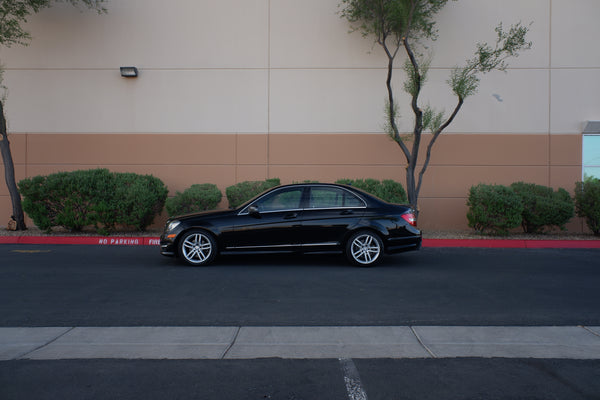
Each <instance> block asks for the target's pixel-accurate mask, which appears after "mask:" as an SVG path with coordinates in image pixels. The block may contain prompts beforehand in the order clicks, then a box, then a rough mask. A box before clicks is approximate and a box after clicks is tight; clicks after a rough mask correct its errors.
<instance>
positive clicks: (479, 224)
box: [467, 184, 523, 235]
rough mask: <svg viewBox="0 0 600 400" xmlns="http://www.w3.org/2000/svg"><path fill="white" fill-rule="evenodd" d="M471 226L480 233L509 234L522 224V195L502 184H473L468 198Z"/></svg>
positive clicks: (468, 217) (468, 216)
mask: <svg viewBox="0 0 600 400" xmlns="http://www.w3.org/2000/svg"><path fill="white" fill-rule="evenodd" d="M467 206H468V207H469V211H468V212H467V219H468V220H469V226H470V227H471V228H473V229H475V230H476V231H478V232H480V233H486V232H488V231H489V232H490V233H493V234H496V235H507V234H508V231H509V229H513V228H516V227H518V226H519V225H520V224H521V220H522V218H521V214H522V213H523V205H522V203H521V199H520V197H519V196H518V195H517V194H516V193H515V192H514V191H513V190H512V189H511V188H509V187H507V186H502V185H484V184H479V185H475V186H472V187H471V189H470V190H469V198H468V200H467Z"/></svg>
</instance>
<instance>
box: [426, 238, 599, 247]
mask: <svg viewBox="0 0 600 400" xmlns="http://www.w3.org/2000/svg"><path fill="white" fill-rule="evenodd" d="M423 247H480V248H503V249H600V240H523V239H423Z"/></svg>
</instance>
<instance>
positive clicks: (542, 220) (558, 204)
mask: <svg viewBox="0 0 600 400" xmlns="http://www.w3.org/2000/svg"><path fill="white" fill-rule="evenodd" d="M510 187H511V188H512V189H513V190H514V192H515V193H516V194H517V195H518V196H519V197H520V198H521V203H522V204H523V213H522V219H523V220H522V221H521V226H522V227H523V231H525V232H526V233H541V232H543V231H544V228H545V227H550V228H551V227H553V226H555V227H558V228H560V229H561V230H564V229H565V224H566V223H567V222H569V220H570V219H571V218H573V216H574V215H575V209H574V205H573V200H572V199H571V196H570V195H569V193H568V192H567V191H566V190H564V189H558V190H557V191H554V190H552V188H549V187H547V186H542V185H536V184H533V183H524V182H515V183H513V184H512V185H511V186H510Z"/></svg>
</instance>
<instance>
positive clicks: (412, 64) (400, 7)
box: [339, 0, 531, 215]
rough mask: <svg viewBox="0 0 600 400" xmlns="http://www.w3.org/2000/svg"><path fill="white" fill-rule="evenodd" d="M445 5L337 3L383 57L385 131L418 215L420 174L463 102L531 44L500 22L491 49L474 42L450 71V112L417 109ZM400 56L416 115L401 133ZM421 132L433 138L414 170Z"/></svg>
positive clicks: (389, 0)
mask: <svg viewBox="0 0 600 400" xmlns="http://www.w3.org/2000/svg"><path fill="white" fill-rule="evenodd" d="M454 1H456V0H454ZM446 3H448V0H342V1H341V3H340V4H339V7H340V15H341V17H342V18H344V19H346V20H347V21H348V22H349V23H350V25H351V28H352V29H351V31H359V32H361V33H362V35H363V36H364V37H367V38H370V39H372V40H374V42H375V44H376V45H379V46H381V47H382V48H383V50H384V52H385V55H386V56H387V78H386V88H387V99H386V102H385V119H386V120H385V129H386V131H387V133H388V134H389V135H390V137H391V138H392V139H393V140H394V141H395V142H396V143H397V144H398V145H399V146H400V148H401V149H402V153H403V154H404V157H405V158H406V191H407V195H408V200H409V203H410V205H411V206H412V207H413V208H414V209H415V212H416V213H417V215H418V212H419V207H418V200H419V192H420V190H421V185H422V183H423V175H424V174H425V171H426V170H427V167H428V166H429V162H430V159H431V152H432V149H433V146H434V145H435V143H436V141H437V139H438V138H439V136H440V134H441V133H442V132H443V131H444V130H445V129H446V128H447V127H448V126H449V125H450V124H451V123H452V122H453V121H454V119H455V118H456V116H457V115H458V113H459V112H460V110H461V108H462V106H463V104H464V102H465V100H466V99H467V98H468V97H469V96H472V95H474V94H475V93H476V92H477V89H478V87H479V83H480V78H481V75H482V74H485V73H488V72H490V71H493V70H500V71H505V70H506V68H507V66H508V64H507V61H506V60H507V59H509V58H511V57H517V56H518V55H519V52H521V51H523V50H527V49H529V48H531V42H528V41H527V39H526V36H527V33H528V31H529V26H527V25H523V24H522V23H520V22H519V23H516V24H514V25H512V26H510V27H509V28H508V29H504V27H503V25H502V24H501V23H500V24H499V25H498V26H497V27H496V28H495V32H496V41H495V43H494V44H492V45H490V44H487V43H478V44H477V46H476V49H475V54H474V55H473V57H472V58H470V59H468V60H466V61H465V62H464V64H463V65H462V66H456V67H454V68H453V69H452V70H451V72H450V76H449V78H448V80H447V83H448V84H449V86H450V89H451V90H452V92H453V94H454V95H455V96H456V104H455V105H454V108H453V111H452V112H451V113H450V114H449V115H445V113H444V112H443V111H438V110H435V109H434V108H432V107H431V106H429V105H425V106H423V105H421V103H420V96H421V91H422V89H423V85H424V84H425V82H426V80H427V73H428V70H429V64H430V60H431V57H432V55H431V53H430V52H429V51H427V43H428V42H430V41H434V40H436V39H437V38H438V35H439V33H438V30H437V28H436V16H437V15H438V13H439V12H440V10H442V8H444V6H446ZM399 54H403V56H404V64H403V67H404V71H405V72H406V79H405V81H404V85H403V89H404V91H406V92H407V93H408V94H409V96H410V99H411V100H410V108H411V110H412V113H413V114H414V125H413V130H412V132H401V131H400V130H399V128H398V122H397V121H398V104H397V102H396V96H395V92H394V88H393V86H392V75H393V72H394V68H395V61H396V59H397V58H398V56H399ZM424 131H429V132H430V133H431V139H430V141H429V143H428V144H427V147H426V153H425V159H424V161H423V164H422V167H421V169H420V170H417V163H418V161H419V151H420V147H421V142H422V135H423V132H424Z"/></svg>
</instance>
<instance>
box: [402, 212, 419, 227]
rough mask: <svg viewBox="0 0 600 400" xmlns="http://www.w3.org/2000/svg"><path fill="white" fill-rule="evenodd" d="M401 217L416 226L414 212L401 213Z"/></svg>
mask: <svg viewBox="0 0 600 400" xmlns="http://www.w3.org/2000/svg"><path fill="white" fill-rule="evenodd" d="M402 219H404V220H405V221H406V222H408V223H409V224H410V225H412V226H414V227H416V226H417V217H415V214H413V213H406V214H402Z"/></svg>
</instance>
